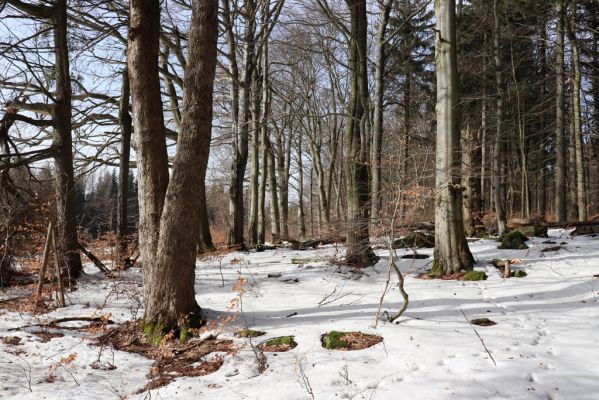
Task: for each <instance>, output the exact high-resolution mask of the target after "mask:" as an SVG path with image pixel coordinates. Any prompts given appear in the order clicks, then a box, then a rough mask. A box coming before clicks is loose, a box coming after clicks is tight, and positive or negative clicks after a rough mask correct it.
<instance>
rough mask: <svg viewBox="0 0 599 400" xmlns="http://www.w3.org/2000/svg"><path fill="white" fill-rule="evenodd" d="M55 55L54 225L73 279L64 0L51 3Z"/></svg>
mask: <svg viewBox="0 0 599 400" xmlns="http://www.w3.org/2000/svg"><path fill="white" fill-rule="evenodd" d="M53 24H54V27H53V28H54V55H55V68H54V71H55V79H56V102H55V104H54V107H53V115H52V116H53V117H54V135H53V140H52V145H53V147H54V148H55V149H56V151H55V153H54V154H55V155H54V163H55V169H56V225H57V239H58V245H59V248H60V253H61V262H63V263H64V265H63V266H65V267H66V268H68V270H69V276H70V277H71V278H72V279H75V278H77V277H78V276H79V274H80V273H81V270H82V267H81V257H80V255H79V246H78V243H79V241H78V238H77V217H76V215H75V178H74V174H73V142H72V138H71V127H72V126H71V108H72V105H71V94H72V92H71V76H70V72H69V71H70V69H69V48H68V40H67V2H66V0H58V1H57V2H56V5H55V6H54V17H53Z"/></svg>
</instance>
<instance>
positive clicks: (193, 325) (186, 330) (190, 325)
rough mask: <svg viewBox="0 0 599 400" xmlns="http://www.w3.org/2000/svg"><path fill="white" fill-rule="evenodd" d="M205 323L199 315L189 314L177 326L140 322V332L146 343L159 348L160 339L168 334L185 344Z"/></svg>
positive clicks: (158, 322) (156, 322)
mask: <svg viewBox="0 0 599 400" xmlns="http://www.w3.org/2000/svg"><path fill="white" fill-rule="evenodd" d="M205 323H206V321H204V320H203V319H202V317H201V316H200V315H199V314H196V313H191V314H188V315H187V316H186V317H184V318H182V319H181V321H180V322H179V324H177V325H167V324H165V323H164V322H161V321H147V320H145V319H144V320H142V321H141V323H140V328H141V330H142V331H143V332H144V333H145V335H146V339H147V340H148V342H150V343H152V344H154V345H155V346H159V345H160V343H161V342H162V339H163V338H164V337H165V336H166V335H168V334H169V333H171V332H172V333H173V335H172V336H171V337H176V338H178V339H179V341H180V342H185V341H186V340H187V339H189V338H190V337H192V336H193V333H194V331H196V330H197V329H199V328H201V327H202V326H204V324H205Z"/></svg>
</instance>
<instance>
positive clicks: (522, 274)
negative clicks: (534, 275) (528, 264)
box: [511, 269, 528, 278]
mask: <svg viewBox="0 0 599 400" xmlns="http://www.w3.org/2000/svg"><path fill="white" fill-rule="evenodd" d="M527 275H528V274H527V273H526V272H524V271H523V270H521V269H519V270H516V271H512V274H511V276H512V277H514V278H524V277H526V276H527Z"/></svg>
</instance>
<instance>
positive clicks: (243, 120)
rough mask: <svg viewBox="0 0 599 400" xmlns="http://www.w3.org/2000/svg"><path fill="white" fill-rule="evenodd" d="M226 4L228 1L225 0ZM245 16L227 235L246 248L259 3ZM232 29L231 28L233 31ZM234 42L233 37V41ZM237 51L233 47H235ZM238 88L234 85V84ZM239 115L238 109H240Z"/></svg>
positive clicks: (251, 1) (247, 8)
mask: <svg viewBox="0 0 599 400" xmlns="http://www.w3.org/2000/svg"><path fill="white" fill-rule="evenodd" d="M225 1H226V0H225ZM244 5H245V7H244V11H245V15H246V24H245V32H244V72H243V82H242V84H241V94H240V95H238V96H239V98H240V99H241V107H240V111H241V113H240V114H241V115H240V116H239V118H238V120H237V121H238V123H237V126H236V132H237V134H236V135H235V140H234V145H233V162H232V164H231V183H230V185H229V224H228V233H227V243H228V244H229V245H230V246H232V245H238V246H243V245H244V241H243V237H244V202H243V180H244V178H245V170H246V166H247V160H248V138H249V119H250V111H251V110H250V95H251V87H250V86H251V80H252V74H253V72H254V68H255V66H256V57H255V49H256V40H255V31H256V21H255V19H254V17H255V16H254V10H255V7H256V3H255V1H254V0H248V1H246V2H245V3H244ZM231 29H232V28H231ZM234 40H235V39H234V38H233V41H234ZM229 47H230V52H231V54H232V55H231V57H236V53H234V52H233V51H232V47H231V46H229ZM233 48H234V47H233ZM233 85H235V82H234V83H233ZM238 112H239V109H238Z"/></svg>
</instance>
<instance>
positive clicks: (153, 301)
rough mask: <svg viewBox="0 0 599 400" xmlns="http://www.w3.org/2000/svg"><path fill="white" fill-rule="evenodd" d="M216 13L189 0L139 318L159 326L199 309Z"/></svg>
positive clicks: (205, 1) (208, 1) (201, 0)
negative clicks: (179, 96)
mask: <svg viewBox="0 0 599 400" xmlns="http://www.w3.org/2000/svg"><path fill="white" fill-rule="evenodd" d="M217 12H218V3H217V1H216V0H194V1H193V3H192V17H191V24H190V30H189V50H188V51H189V56H188V60H187V65H186V68H185V78H184V81H183V89H184V97H183V112H182V115H181V131H180V133H179V140H178V143H177V153H176V155H175V159H174V162H173V171H172V178H171V181H170V183H169V185H168V190H167V193H166V198H165V203H164V211H163V213H162V218H161V220H160V237H159V242H158V251H157V254H156V257H157V260H156V263H152V264H150V265H151V267H152V269H151V270H150V271H149V274H148V275H149V277H150V281H149V282H148V281H146V282H144V283H146V284H147V286H148V290H147V292H146V308H145V317H144V318H145V320H146V321H153V322H160V323H161V324H163V325H164V326H174V325H178V324H180V323H181V321H182V319H183V318H185V317H186V316H188V315H190V314H194V313H197V312H199V306H198V304H197V303H196V300H195V293H194V282H195V273H194V269H195V260H196V254H197V237H198V235H199V224H198V220H199V217H200V216H199V210H200V202H201V199H200V196H198V192H199V191H200V188H201V182H202V180H203V178H204V175H205V171H206V168H207V165H208V157H209V152H210V138H211V131H212V95H213V84H214V76H215V70H216V57H217V55H216V41H217V35H218V22H217Z"/></svg>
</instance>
